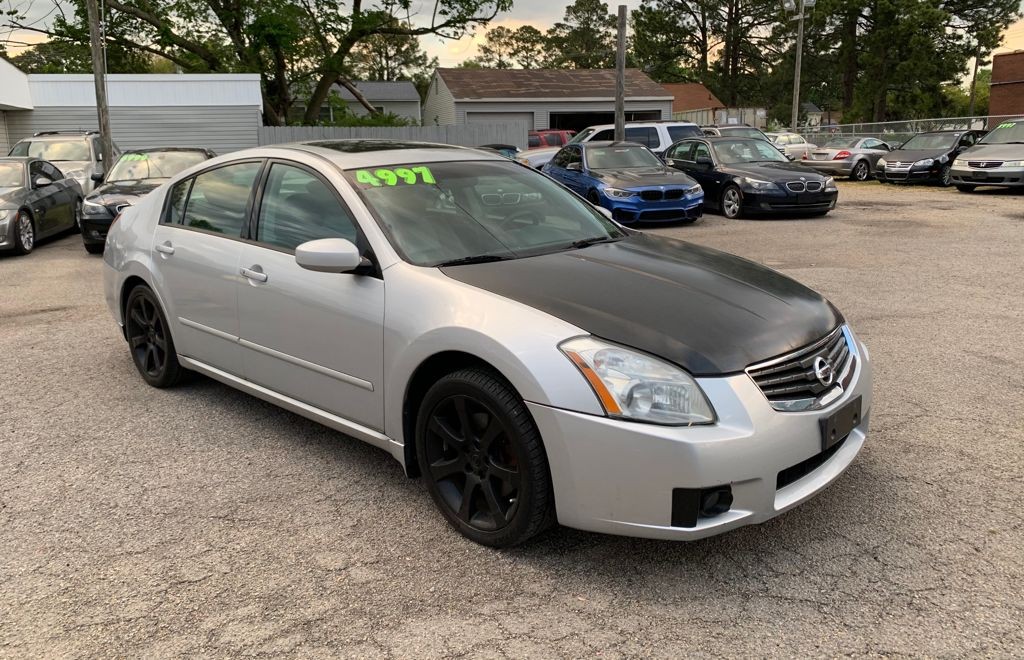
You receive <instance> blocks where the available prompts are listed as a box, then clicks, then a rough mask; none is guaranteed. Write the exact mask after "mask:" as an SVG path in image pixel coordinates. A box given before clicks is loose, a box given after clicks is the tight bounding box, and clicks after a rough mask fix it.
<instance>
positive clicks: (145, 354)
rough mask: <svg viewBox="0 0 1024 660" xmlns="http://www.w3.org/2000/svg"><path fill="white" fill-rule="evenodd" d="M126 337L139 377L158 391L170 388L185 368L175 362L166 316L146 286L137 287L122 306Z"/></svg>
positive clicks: (175, 354)
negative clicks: (158, 389)
mask: <svg viewBox="0 0 1024 660" xmlns="http://www.w3.org/2000/svg"><path fill="white" fill-rule="evenodd" d="M124 309H125V315H124V328H125V337H126V338H127V339H128V347H129V349H130V350H131V353H132V361H133V362H135V368H136V369H138V370H139V375H140V376H142V379H143V380H145V381H146V383H148V384H149V385H151V386H153V387H157V388H164V387H173V386H174V385H175V384H177V383H178V381H179V380H181V377H182V375H183V374H184V372H185V369H184V368H183V367H182V366H181V364H179V363H178V354H177V352H175V350H174V340H173V338H172V337H171V328H170V326H169V325H168V324H167V317H166V316H164V312H163V310H162V309H160V303H158V302H157V300H156V296H155V295H153V292H152V291H151V290H150V289H149V287H146V286H142V285H139V286H137V287H135V288H134V289H132V292H131V293H129V294H128V301H127V302H126V303H125V305H124Z"/></svg>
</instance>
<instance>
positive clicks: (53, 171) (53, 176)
mask: <svg viewBox="0 0 1024 660" xmlns="http://www.w3.org/2000/svg"><path fill="white" fill-rule="evenodd" d="M41 166H42V170H43V176H45V177H47V178H48V179H50V180H51V181H60V180H61V179H63V178H64V174H62V173H61V171H60V170H58V169H57V168H56V167H54V166H53V165H52V164H51V163H47V162H45V161H43V162H42V164H41Z"/></svg>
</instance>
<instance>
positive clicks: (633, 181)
mask: <svg viewBox="0 0 1024 660" xmlns="http://www.w3.org/2000/svg"><path fill="white" fill-rule="evenodd" d="M590 173H591V175H593V176H594V177H596V178H598V179H600V180H601V181H602V182H604V183H605V184H607V185H609V186H612V187H613V188H640V187H643V186H683V187H692V186H695V185H697V182H696V181H694V180H693V179H691V178H690V177H688V176H687V175H686V174H684V173H683V172H680V171H679V170H674V169H672V168H670V167H630V168H623V169H618V170H590Z"/></svg>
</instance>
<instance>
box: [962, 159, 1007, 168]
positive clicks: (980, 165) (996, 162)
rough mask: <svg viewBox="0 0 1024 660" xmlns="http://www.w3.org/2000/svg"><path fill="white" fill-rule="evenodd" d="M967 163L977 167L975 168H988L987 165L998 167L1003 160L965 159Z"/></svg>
mask: <svg viewBox="0 0 1024 660" xmlns="http://www.w3.org/2000/svg"><path fill="white" fill-rule="evenodd" d="M967 164H968V165H970V166H971V167H977V168H981V169H984V168H988V167H999V166H1000V165H1002V164H1003V161H1001V160H969V161H967Z"/></svg>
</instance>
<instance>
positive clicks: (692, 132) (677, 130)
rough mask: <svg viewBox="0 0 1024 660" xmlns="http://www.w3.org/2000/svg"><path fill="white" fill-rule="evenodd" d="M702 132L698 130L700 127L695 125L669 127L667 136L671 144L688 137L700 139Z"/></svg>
mask: <svg viewBox="0 0 1024 660" xmlns="http://www.w3.org/2000/svg"><path fill="white" fill-rule="evenodd" d="M702 135H704V132H703V131H701V130H700V127H699V126H697V125H696V124H694V125H692V126H669V127H668V136H669V137H670V138H672V141H673V142H679V141H680V140H685V139H686V138H690V137H701V136H702Z"/></svg>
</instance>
